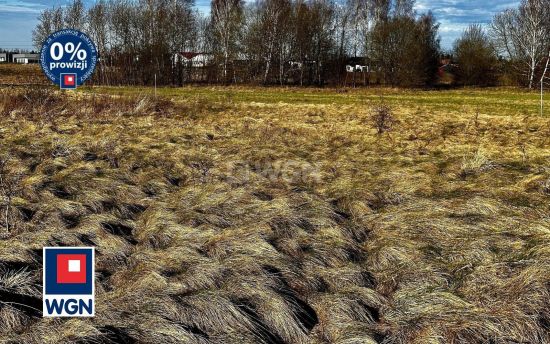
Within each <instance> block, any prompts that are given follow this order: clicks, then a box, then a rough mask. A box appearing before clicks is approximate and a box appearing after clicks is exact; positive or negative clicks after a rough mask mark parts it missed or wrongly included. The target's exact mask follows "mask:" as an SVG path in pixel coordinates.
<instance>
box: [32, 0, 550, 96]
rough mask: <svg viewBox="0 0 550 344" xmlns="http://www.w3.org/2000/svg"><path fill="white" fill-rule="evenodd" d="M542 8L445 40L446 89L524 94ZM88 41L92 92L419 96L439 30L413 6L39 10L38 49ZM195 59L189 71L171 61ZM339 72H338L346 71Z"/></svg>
mask: <svg viewBox="0 0 550 344" xmlns="http://www.w3.org/2000/svg"><path fill="white" fill-rule="evenodd" d="M549 2H550V0H523V1H522V2H521V4H520V5H519V7H518V8H515V9H509V10H506V11H504V12H502V13H499V14H498V15H497V16H495V18H494V20H493V22H492V24H491V26H490V29H489V30H488V31H486V30H484V29H483V28H482V27H481V26H478V25H473V26H471V27H470V28H469V29H468V30H466V31H465V32H464V34H463V35H462V37H461V38H460V39H458V40H457V41H456V42H455V45H454V49H453V52H452V63H449V65H450V66H449V69H450V71H451V72H452V73H453V74H455V75H456V80H455V82H456V83H460V84H466V85H492V84H496V83H497V82H499V81H501V80H502V79H503V78H507V80H508V81H509V82H515V83H518V84H522V85H526V86H528V87H533V85H535V84H536V81H537V79H540V78H542V75H543V73H544V65H545V64H546V68H548V56H549V53H550V51H549V50H550V39H548V38H549V37H550V35H549V32H550V29H549V28H550V24H549V22H550V19H549V11H550V10H549V8H550V5H549ZM62 28H73V29H77V30H80V31H82V32H85V33H87V34H88V35H89V36H90V37H91V38H92V39H93V41H94V42H95V44H96V45H97V48H98V51H99V63H98V69H97V71H96V73H95V75H94V80H93V82H95V83H99V84H107V85H150V84H152V83H154V82H157V83H158V84H164V85H182V84H185V83H191V82H198V81H203V82H209V83H222V84H230V83H254V84H265V85H270V84H279V85H287V84H295V85H319V86H322V85H325V84H340V85H341V84H346V83H350V82H353V83H355V82H356V81H357V82H361V83H363V84H368V83H380V84H386V85H392V86H413V87H416V86H430V85H433V84H434V83H436V82H437V81H438V76H440V74H441V68H440V60H441V57H442V49H441V47H440V41H439V33H438V31H439V24H438V23H437V21H436V19H435V18H434V16H433V15H432V14H431V13H430V12H428V13H426V14H418V13H416V12H415V10H414V0H345V1H344V2H336V1H334V0H256V1H255V2H253V3H248V4H246V3H245V2H244V1H243V0H212V2H211V10H210V13H209V14H205V13H201V12H199V11H197V10H195V9H194V2H193V0H99V1H97V2H95V3H94V4H93V5H91V6H90V7H85V6H84V4H83V2H82V0H74V1H73V2H72V3H71V4H70V5H68V6H66V7H55V8H51V9H47V10H45V11H43V12H42V13H41V14H40V16H39V23H38V25H37V27H36V28H35V30H34V32H33V40H34V44H35V45H36V46H37V48H39V47H40V46H41V45H42V42H43V41H44V39H45V38H46V37H47V36H48V35H49V34H50V33H52V32H55V31H57V30H59V29H62ZM181 52H195V53H203V54H204V55H203V56H204V59H205V61H206V63H205V64H203V65H200V66H199V67H197V66H196V65H193V64H191V63H190V62H189V60H187V59H186V58H183V57H182V56H181V55H180V54H179V53H181ZM346 67H347V68H346Z"/></svg>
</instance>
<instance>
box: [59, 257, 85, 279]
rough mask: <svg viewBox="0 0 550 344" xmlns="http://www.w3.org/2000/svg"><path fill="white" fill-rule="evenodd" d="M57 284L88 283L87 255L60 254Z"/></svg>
mask: <svg viewBox="0 0 550 344" xmlns="http://www.w3.org/2000/svg"><path fill="white" fill-rule="evenodd" d="M57 283H72V284H77V283H86V255H85V254H58V255H57Z"/></svg>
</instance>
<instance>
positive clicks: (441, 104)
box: [0, 86, 550, 344]
mask: <svg viewBox="0 0 550 344" xmlns="http://www.w3.org/2000/svg"><path fill="white" fill-rule="evenodd" d="M547 100H549V101H550V98H547ZM549 103H550V102H549ZM549 158H550V120H549V119H548V117H541V116H539V115H538V96H537V95H536V94H534V93H527V92H524V91H521V90H516V89H481V90H480V89H460V90H447V91H435V90H434V91H422V90H394V89H383V88H371V89H339V90H337V89H308V88H306V89H298V88H260V87H229V88H223V87H184V88H159V89H158V90H157V91H156V96H154V90H153V89H151V88H130V87H125V88H122V87H121V88H116V87H84V88H82V89H79V90H78V91H76V92H59V91H56V90H54V89H52V88H41V87H36V86H35V87H3V88H1V89H0V196H1V197H0V200H2V203H1V204H0V205H1V207H0V342H2V343H4V342H5V343H61V342H63V343H68V342H71V343H384V344H389V343H396V344H409V343H418V344H424V343H480V344H481V343H495V344H496V343H550V246H549V244H550V217H549V215H548V214H550V206H549V202H548V201H549V200H550V167H549V164H548V163H549ZM62 245H70V246H95V247H96V252H97V253H96V260H97V262H96V270H97V283H96V302H97V306H96V307H97V309H96V315H97V316H96V317H95V318H93V319H87V320H81V319H43V318H41V283H42V280H41V264H42V263H41V250H42V247H43V246H62Z"/></svg>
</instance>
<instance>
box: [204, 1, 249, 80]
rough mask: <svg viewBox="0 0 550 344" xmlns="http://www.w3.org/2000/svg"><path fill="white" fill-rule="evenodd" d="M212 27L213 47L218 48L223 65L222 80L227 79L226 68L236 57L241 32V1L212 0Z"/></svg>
mask: <svg viewBox="0 0 550 344" xmlns="http://www.w3.org/2000/svg"><path fill="white" fill-rule="evenodd" d="M211 7H212V8H211V15H212V26H213V29H214V33H215V35H214V36H215V39H216V41H215V42H214V43H215V46H216V47H218V48H219V52H220V53H221V55H222V61H223V62H222V63H223V80H224V82H225V83H227V82H228V81H229V79H228V66H229V62H230V61H231V59H233V58H234V57H235V56H236V55H237V47H238V43H239V38H240V35H241V30H242V20H243V1H242V0H212V4H211Z"/></svg>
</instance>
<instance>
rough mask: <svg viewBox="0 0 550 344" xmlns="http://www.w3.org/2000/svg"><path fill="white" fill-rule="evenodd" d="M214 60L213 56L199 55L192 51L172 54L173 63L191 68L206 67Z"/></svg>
mask: <svg viewBox="0 0 550 344" xmlns="http://www.w3.org/2000/svg"><path fill="white" fill-rule="evenodd" d="M213 60H214V55H213V54H208V53H200V52H193V51H182V52H179V53H176V54H174V57H173V62H174V64H176V63H183V64H185V65H190V66H191V67H196V68H200V67H206V66H208V65H210V64H211V63H212V61H213Z"/></svg>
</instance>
